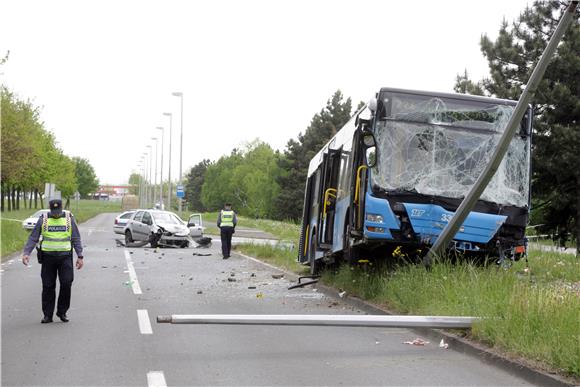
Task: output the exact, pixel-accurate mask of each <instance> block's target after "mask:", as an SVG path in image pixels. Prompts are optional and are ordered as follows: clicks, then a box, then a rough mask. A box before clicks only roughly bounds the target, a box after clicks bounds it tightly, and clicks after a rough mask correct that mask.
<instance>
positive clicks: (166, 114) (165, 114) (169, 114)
mask: <svg viewBox="0 0 580 387" xmlns="http://www.w3.org/2000/svg"><path fill="white" fill-rule="evenodd" d="M163 115H164V116H169V117H171V113H163Z"/></svg>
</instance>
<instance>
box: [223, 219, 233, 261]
mask: <svg viewBox="0 0 580 387" xmlns="http://www.w3.org/2000/svg"><path fill="white" fill-rule="evenodd" d="M233 233H234V228H233V227H229V226H222V227H220V237H221V239H222V255H223V256H224V257H229V256H230V250H231V249H232V235H233Z"/></svg>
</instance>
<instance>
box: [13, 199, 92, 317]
mask: <svg viewBox="0 0 580 387" xmlns="http://www.w3.org/2000/svg"><path fill="white" fill-rule="evenodd" d="M49 207H50V212H49V213H48V214H46V216H44V215H41V216H40V218H38V222H36V225H35V226H34V229H33V230H32V233H31V234H30V236H29V237H28V241H27V242H26V245H25V246H24V251H23V253H22V263H24V264H25V265H28V262H29V259H30V253H31V252H32V250H33V249H34V246H36V244H37V243H38V241H39V239H40V236H41V235H42V241H41V242H40V251H39V254H40V256H41V259H39V261H41V263H42V269H41V271H40V276H41V278H42V312H43V313H44V318H43V319H42V321H41V323H43V324H46V323H51V322H52V314H53V313H54V303H55V298H56V277H57V276H58V279H59V282H60V291H59V294H58V303H57V306H56V315H57V316H58V318H60V320H61V321H62V322H68V321H69V319H68V317H67V315H66V312H67V311H68V309H69V307H70V295H71V286H72V282H73V277H74V271H73V254H72V249H73V248H74V249H75V251H76V253H77V261H76V268H77V269H81V268H82V267H83V248H82V245H81V235H80V233H79V229H78V227H77V224H76V222H75V219H74V217H73V216H72V214H71V213H70V212H68V211H63V210H62V201H61V200H60V199H55V200H51V201H50V202H49Z"/></svg>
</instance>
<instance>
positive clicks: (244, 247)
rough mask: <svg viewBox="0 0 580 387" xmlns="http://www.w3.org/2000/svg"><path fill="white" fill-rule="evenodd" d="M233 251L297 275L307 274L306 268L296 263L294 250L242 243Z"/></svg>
mask: <svg viewBox="0 0 580 387" xmlns="http://www.w3.org/2000/svg"><path fill="white" fill-rule="evenodd" d="M235 250H237V251H240V252H242V253H244V254H247V255H250V256H252V257H254V258H258V259H260V260H262V261H264V262H268V263H270V264H272V265H274V266H277V267H280V268H283V269H285V270H288V271H293V272H295V273H297V274H305V273H306V272H309V270H308V268H307V267H306V266H303V265H301V264H299V263H298V262H296V250H294V249H288V248H285V247H283V246H271V245H255V244H251V243H244V244H240V245H237V246H236V247H235Z"/></svg>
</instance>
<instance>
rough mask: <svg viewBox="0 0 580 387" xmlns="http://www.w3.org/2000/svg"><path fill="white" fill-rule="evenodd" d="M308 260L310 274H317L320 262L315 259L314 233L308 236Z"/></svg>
mask: <svg viewBox="0 0 580 387" xmlns="http://www.w3.org/2000/svg"><path fill="white" fill-rule="evenodd" d="M308 250H309V251H308V255H309V257H308V261H309V262H310V274H311V275H317V274H318V273H319V272H320V268H321V265H322V262H321V261H320V260H319V261H318V262H317V261H316V234H312V236H311V237H310V246H308Z"/></svg>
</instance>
